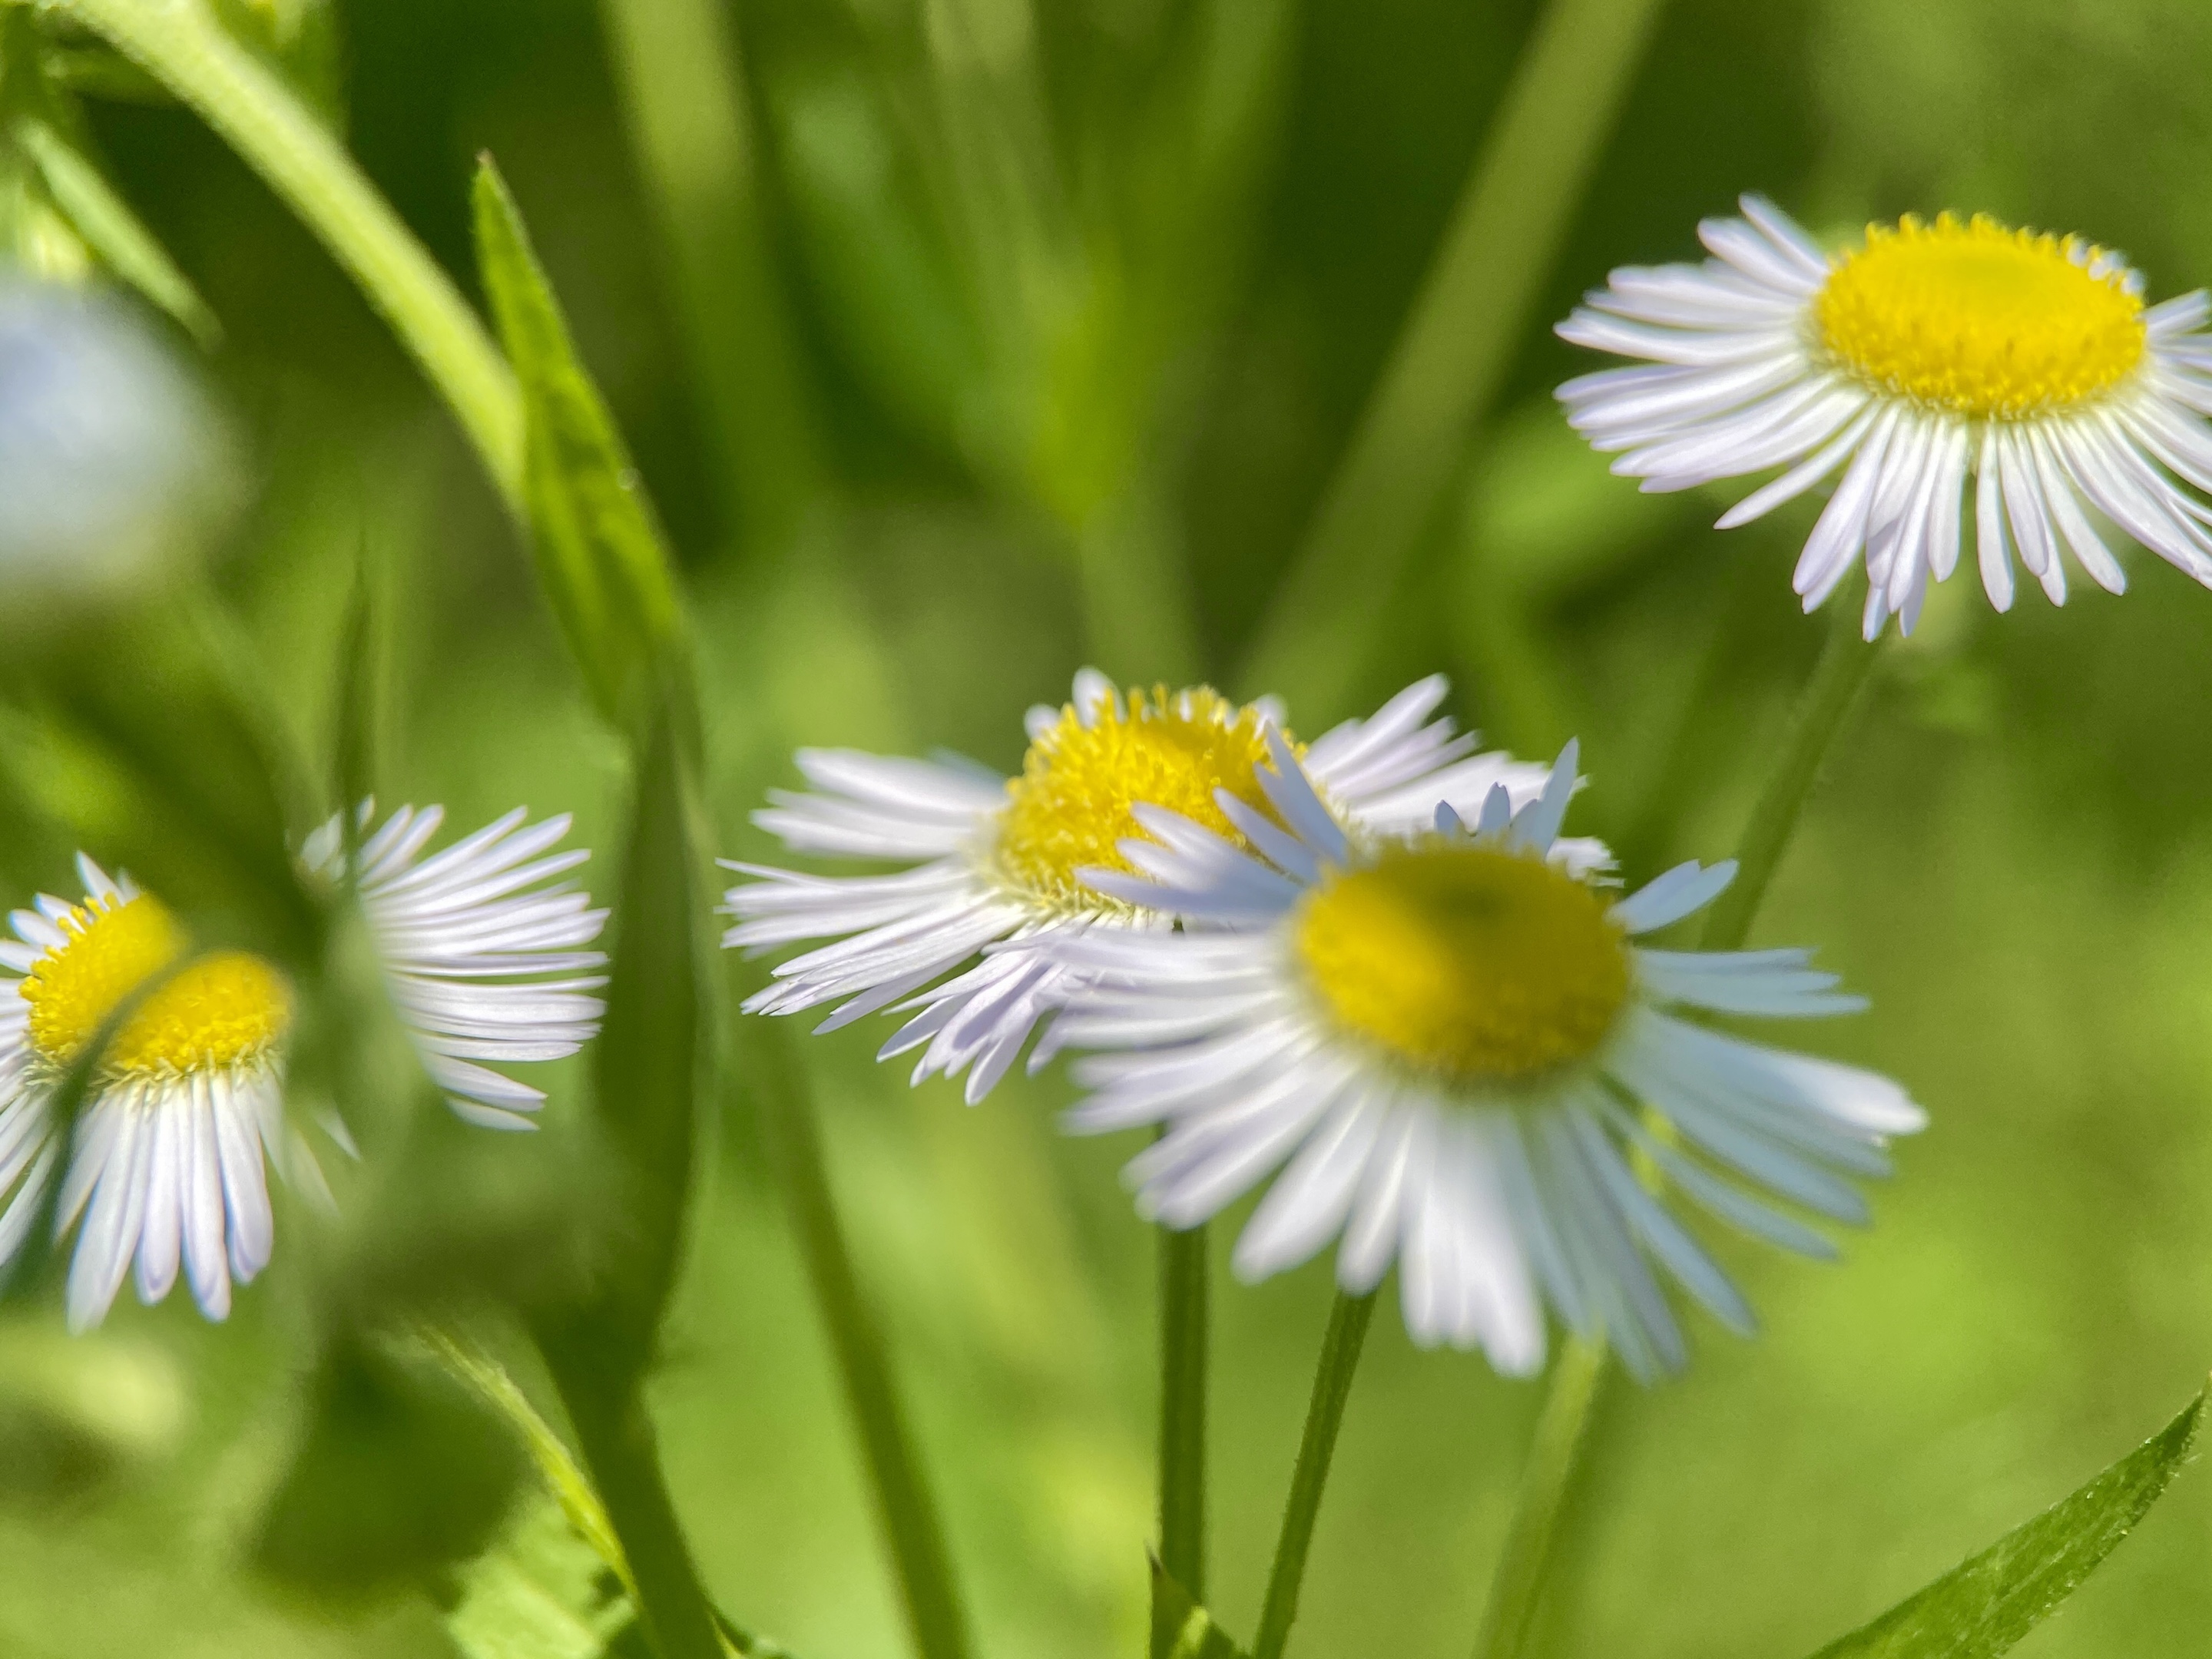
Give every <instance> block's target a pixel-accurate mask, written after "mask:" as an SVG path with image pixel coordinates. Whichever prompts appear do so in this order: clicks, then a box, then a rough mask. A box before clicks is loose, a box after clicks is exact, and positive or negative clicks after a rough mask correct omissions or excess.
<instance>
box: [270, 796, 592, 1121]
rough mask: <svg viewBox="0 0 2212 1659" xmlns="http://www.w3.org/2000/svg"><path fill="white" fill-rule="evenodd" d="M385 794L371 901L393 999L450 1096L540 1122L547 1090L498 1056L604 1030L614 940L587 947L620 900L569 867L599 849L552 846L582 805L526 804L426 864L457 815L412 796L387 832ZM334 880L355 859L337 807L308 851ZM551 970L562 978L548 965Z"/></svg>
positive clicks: (371, 861) (483, 1116) (518, 1060)
mask: <svg viewBox="0 0 2212 1659" xmlns="http://www.w3.org/2000/svg"><path fill="white" fill-rule="evenodd" d="M375 810H376V809H375V803H374V802H373V801H363V802H362V804H361V808H360V815H359V817H358V819H357V822H358V823H359V825H360V827H361V829H362V831H363V833H364V837H365V838H364V840H363V841H362V847H361V881H360V885H359V892H360V896H361V907H362V912H363V914H364V915H366V916H367V918H368V928H369V933H370V935H371V936H372V937H373V938H374V940H375V942H376V949H377V954H378V956H379V957H380V959H381V960H382V963H383V965H384V971H385V975H386V979H387V980H388V981H389V982H390V985H391V987H392V1000H393V1001H394V1002H395V1003H397V1004H398V1009H399V1014H400V1018H402V1019H403V1020H404V1022H405V1024H406V1025H407V1027H408V1029H409V1030H410V1031H411V1032H412V1033H413V1034H414V1036H415V1042H416V1047H417V1048H419V1049H420V1050H421V1051H422V1060H423V1064H424V1065H425V1066H427V1067H428V1070H429V1073H430V1075H431V1077H432V1078H433V1079H435V1080H436V1082H437V1084H438V1086H439V1087H440V1088H441V1089H443V1090H444V1091H446V1098H447V1104H448V1105H450V1106H451V1107H452V1108H453V1110H454V1111H455V1112H456V1113H458V1114H459V1115H460V1116H461V1117H463V1118H465V1119H466V1120H467V1121H469V1122H471V1123H475V1124H480V1125H482V1126H483V1127H486V1128H491V1129H528V1128H533V1127H536V1126H535V1125H534V1124H533V1123H532V1121H531V1120H530V1119H529V1118H528V1117H526V1116H524V1115H522V1114H525V1113H529V1112H534V1111H536V1110H537V1109H538V1107H540V1106H541V1105H543V1104H544V1101H545V1094H544V1091H543V1090H541V1089H536V1088H532V1086H531V1085H528V1084H526V1083H520V1082H517V1081H516V1080H515V1079H513V1078H511V1077H509V1076H507V1074H506V1073H504V1072H501V1071H495V1070H494V1069H493V1067H495V1066H506V1065H514V1064H523V1063H528V1062H531V1061H534V1060H563V1059H566V1058H567V1057H568V1055H570V1054H574V1053H575V1052H576V1051H577V1050H578V1049H579V1048H582V1047H583V1046H584V1044H585V1043H586V1042H590V1041H591V1040H592V1037H593V1036H595V1035H596V1034H597V1033H598V1031H599V1016H600V1015H601V1014H602V1013H603V1012H605V1005H604V1004H602V1003H601V1002H600V1000H599V998H598V997H596V996H593V995H592V992H593V991H595V990H596V989H598V988H599V987H600V986H602V985H604V984H605V983H606V979H605V975H602V974H600V973H599V969H601V968H603V967H605V965H606V960H607V959H606V957H605V953H603V952H601V951H594V950H589V949H586V948H585V947H586V946H588V945H590V944H591V943H592V940H593V939H597V938H598V937H599V933H600V930H601V929H602V928H604V927H605V926H606V921H607V913H606V912H605V910H600V909H594V908H592V896H591V895H590V894H589V893H586V892H584V891H582V890H580V889H579V888H578V887H577V886H576V885H575V884H574V883H573V882H566V881H561V880H559V879H557V878H559V877H560V876H561V875H562V874H563V873H565V872H568V871H570V870H573V869H574V868H575V867H576V866H578V865H580V864H582V863H583V862H584V861H585V860H586V859H588V858H590V857H591V854H590V852H589V851H588V850H587V849H586V848H570V849H569V850H568V851H567V852H564V853H556V852H553V851H552V850H551V849H552V848H554V847H555V846H556V845H558V844H559V842H561V841H562V838H563V837H564V836H567V835H568V823H569V820H568V814H566V813H565V812H564V813H562V815H561V816H559V817H551V818H547V819H545V820H544V822H543V823H530V822H529V814H528V813H527V812H526V811H523V810H522V809H521V808H520V807H518V808H517V809H516V810H515V811H512V812H509V813H508V814H507V816H506V817H503V818H501V819H500V820H498V821H497V822H496V823H491V824H489V825H487V826H486V827H484V828H483V829H479V830H477V832H476V834H474V835H472V836H468V837H466V838H465V840H461V841H458V842H454V843H453V845H452V846H451V847H448V848H446V849H445V850H444V851H442V852H441V853H437V854H433V855H432V856H430V857H429V858H427V859H423V860H422V862H421V863H419V864H418V863H416V858H417V857H418V856H419V855H420V854H421V853H422V849H423V848H424V847H426V846H428V844H429V841H430V838H431V837H432V836H435V835H436V834H437V833H438V826H439V825H440V824H441V823H443V822H444V821H445V816H446V811H445V808H443V807H442V806H429V807H425V808H423V809H422V810H421V811H416V809H415V808H414V807H411V806H403V807H401V808H400V809H399V810H398V811H396V812H394V813H393V814H392V816H391V817H388V818H386V820H385V821H384V823H383V826H382V827H381V828H380V829H377V830H376V832H375V833H374V834H373V835H370V834H368V833H367V832H368V825H369V823H370V821H371V819H372V818H374V816H375ZM301 856H302V858H303V860H305V862H306V863H307V867H308V868H309V869H310V870H312V871H313V872H315V873H316V874H318V875H319V876H322V877H324V878H327V879H330V880H333V881H335V880H337V879H340V878H343V875H344V872H345V863H346V854H345V840H344V835H343V825H342V824H341V823H339V822H338V820H337V819H336V818H333V819H331V821H330V822H329V823H326V824H325V825H324V826H323V827H322V828H321V829H318V830H317V831H316V832H315V833H314V835H313V836H310V837H309V838H308V842H307V847H306V848H305V849H304V851H303V852H302V854H301ZM548 975H550V976H551V977H548Z"/></svg>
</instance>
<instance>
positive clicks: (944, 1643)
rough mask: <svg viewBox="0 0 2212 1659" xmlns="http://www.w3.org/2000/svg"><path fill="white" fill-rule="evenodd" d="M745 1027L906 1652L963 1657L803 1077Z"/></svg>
mask: <svg viewBox="0 0 2212 1659" xmlns="http://www.w3.org/2000/svg"><path fill="white" fill-rule="evenodd" d="M745 1027H746V1031H747V1035H748V1036H750V1038H751V1042H750V1044H749V1045H748V1046H749V1048H750V1049H751V1051H752V1052H751V1054H750V1060H751V1061H752V1064H751V1066H750V1068H749V1076H750V1081H751V1083H752V1086H753V1089H754V1092H755V1100H756V1102H757V1107H758V1109H759V1112H760V1120H761V1133H762V1139H763V1141H764V1142H765V1143H766V1145H767V1147H768V1151H769V1157H770V1158H773V1159H774V1160H775V1164H776V1167H777V1174H778V1175H779V1176H780V1177H781V1184H782V1188H783V1194H784V1201H785V1202H786V1203H787V1204H788V1205H789V1206H790V1207H791V1220H792V1228H793V1232H794V1233H796V1234H797V1236H798V1243H799V1253H800V1255H802V1256H804V1257H805V1262H806V1273H807V1277H808V1279H810V1280H811V1283H812V1285H813V1289H814V1299H815V1302H816V1304H817V1306H818V1307H819V1308H820V1310H821V1314H822V1322H823V1325H824V1326H826V1327H827V1328H828V1330H829V1345H830V1347H831V1349H832V1350H833V1351H834V1352H835V1353H836V1360H837V1368H838V1370H839V1371H840V1372H841V1373H842V1376H843V1379H844V1383H845V1399H846V1403H847V1405H848V1406H849V1407H851V1409H852V1413H853V1421H854V1428H855V1429H856V1430H857V1431H858V1432H859V1436H860V1451H861V1455H862V1457H863V1458H864V1459H865V1461H866V1464H867V1470H868V1477H869V1480H870V1483H871V1484H872V1486H873V1487H874V1489H875V1498H876V1512H877V1518H878V1521H879V1522H881V1524H882V1526H883V1528H884V1540H885V1542H886V1543H887V1544H888V1546H889V1547H890V1555H891V1560H892V1563H893V1565H894V1566H895V1568H896V1571H897V1573H898V1578H899V1589H900V1592H901V1595H902V1597H903V1599H904V1601H905V1603H906V1616H907V1625H908V1629H909V1631H910V1632H912V1634H913V1637H914V1644H915V1650H916V1651H917V1652H919V1653H920V1654H921V1656H922V1659H966V1656H967V1654H968V1651H969V1642H968V1628H967V1620H966V1617H965V1615H964V1614H963V1612H962V1611H961V1601H960V1596H959V1593H958V1591H957V1589H956V1588H955V1586H954V1583H953V1579H952V1564H951V1559H950V1557H949V1555H948V1554H947V1553H946V1550H945V1531H944V1528H943V1526H942V1524H941V1523H940V1522H939V1519H938V1514H937V1504H936V1499H935V1498H934V1497H933V1494H932V1492H931V1491H930V1488H929V1485H928V1482H927V1479H926V1478H925V1477H924V1475H923V1474H922V1469H921V1460H920V1458H919V1457H918V1456H917V1455H916V1454H915V1446H914V1438H913V1435H912V1433H911V1431H909V1430H908V1427H907V1422H906V1411H905V1408H904V1407H903V1406H902V1404H901V1402H900V1400H899V1396H898V1391H897V1389H896V1386H895V1385H894V1383H893V1382H892V1379H891V1369H890V1356H889V1354H888V1353H887V1352H886V1351H885V1348H884V1335H883V1331H882V1328H880V1327H879V1326H878V1323H877V1322H876V1316H875V1313H874V1310H872V1308H871V1307H870V1306H869V1305H868V1303H867V1300H866V1297H864V1296H863V1295H862V1293H861V1290H860V1281H859V1279H858V1278H857V1277H856V1276H855V1274H854V1271H853V1255H852V1251H851V1249H850V1248H849V1246H848V1244H847V1243H846V1239H845V1230H844V1224H843V1222H842V1220H841V1219H840V1218H839V1217H838V1214H837V1206H836V1196H835V1194H832V1193H831V1191H830V1189H829V1170H828V1168H827V1166H826V1164H824V1162H823V1153H822V1136H821V1129H820V1126H819V1125H818V1123H817V1121H816V1117H815V1111H814V1097H813V1092H812V1091H811V1088H810V1087H809V1086H808V1084H807V1079H806V1073H805V1068H804V1066H802V1065H801V1063H800V1061H799V1058H798V1056H797V1055H795V1054H793V1053H792V1052H791V1039H790V1038H789V1036H787V1035H786V1034H785V1031H784V1030H783V1028H782V1027H781V1024H778V1023H777V1022H776V1021H775V1020H772V1019H764V1018H761V1019H750V1020H747V1021H746V1022H745Z"/></svg>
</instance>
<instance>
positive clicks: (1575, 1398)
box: [1474, 580, 1880, 1659]
mask: <svg viewBox="0 0 2212 1659" xmlns="http://www.w3.org/2000/svg"><path fill="white" fill-rule="evenodd" d="M1860 592H1863V585H1862V583H1860V582H1858V581H1856V580H1854V581H1851V582H1849V583H1846V584H1845V585H1844V588H1843V589H1842V590H1841V591H1840V592H1838V593H1837V594H1836V595H1835V596H1834V597H1833V598H1832V599H1830V600H1829V601H1828V603H1829V604H1830V605H1832V607H1833V609H1832V611H1831V613H1830V616H1829V620H1828V634H1827V639H1826V643H1825V644H1823V646H1822V647H1821V649H1820V661H1819V662H1818V663H1817V664H1815V665H1814V669H1813V675H1812V678H1810V679H1809V680H1808V681H1807V682H1806V684H1805V690H1804V691H1803V692H1802V694H1800V696H1799V697H1798V702H1797V709H1796V714H1795V715H1794V716H1793V717H1792V719H1791V722H1790V736H1789V738H1788V739H1787V740H1786V741H1785V742H1784V744H1783V748H1782V754H1781V757H1780V758H1779V759H1778V761H1777V762H1776V763H1775V767H1774V770H1773V771H1772V772H1771V774H1770V775H1768V778H1767V781H1766V787H1765V789H1763V790H1762V791H1761V792H1760V793H1759V800H1758V803H1757V805H1754V806H1753V808H1752V813H1751V818H1750V821H1749V822H1748V823H1747V824H1746V825H1745V826H1744V832H1743V838H1742V840H1741V842H1739V843H1738V845H1737V850H1736V863H1737V872H1736V878H1735V881H1734V882H1733V883H1732V884H1730V885H1729V890H1728V891H1727V892H1726V893H1725V894H1723V896H1722V897H1721V900H1720V902H1718V903H1717V904H1716V905H1715V906H1714V907H1713V908H1712V909H1711V911H1710V912H1709V913H1708V914H1707V919H1706V922H1705V937H1704V939H1703V940H1702V941H1701V943H1702V945H1703V948H1704V949H1705V950H1708V951H1733V950H1735V949H1737V948H1738V947H1740V946H1741V945H1742V943H1743V941H1744V939H1745V937H1746V936H1747V934H1748V933H1750V932H1751V924H1752V921H1753V918H1754V917H1755V916H1756V915H1758V912H1759V902H1760V901H1761V900H1763V899H1764V898H1765V896H1766V890H1767V887H1768V885H1769V884H1770V883H1771V881H1772V880H1773V878H1774V872H1775V870H1776V868H1777V867H1778V866H1779V865H1780V864H1781V862H1782V855H1783V854H1784V852H1785V851H1787V850H1788V848H1789V846H1790V837H1791V836H1793V835H1794V834H1795V833H1796V829H1797V825H1798V823H1799V821H1800V819H1801V818H1802V817H1803V816H1804V811H1805V804H1806V802H1807V801H1808V800H1809V799H1811V798H1812V794H1813V787H1814V784H1815V783H1817V782H1818V781H1820V765H1821V763H1822V762H1823V761H1824V760H1826V757H1827V756H1828V753H1829V751H1830V750H1831V749H1832V747H1833V746H1834V744H1835V740H1836V738H1837V736H1838V733H1839V732H1841V731H1842V730H1843V728H1844V724H1845V723H1846V721H1847V720H1848V719H1849V718H1850V714H1851V711H1852V710H1853V709H1854V708H1856V707H1857V704H1858V700H1859V694H1860V693H1861V692H1863V690H1865V689H1866V686H1867V683H1868V680H1869V678H1870V677H1871V675H1872V673H1873V671H1874V665H1875V659H1876V657H1877V656H1878V655H1879V653H1880V645H1879V642H1876V643H1875V644H1868V643H1866V642H1865V641H1863V640H1861V639H1860V637H1859V606H1858V603H1857V600H1858V596H1859V594H1860ZM1606 1359H1607V1349H1606V1346H1605V1345H1604V1343H1602V1342H1592V1341H1585V1340H1581V1339H1577V1340H1574V1341H1572V1342H1571V1343H1570V1344H1569V1345H1568V1346H1567V1348H1566V1350H1565V1352H1563V1353H1562V1354H1561V1355H1560V1357H1559V1363H1558V1364H1556V1365H1554V1366H1553V1369H1552V1381H1551V1386H1550V1389H1549V1391H1548V1392H1547V1395H1545V1400H1544V1412H1543V1415H1542V1417H1541V1419H1538V1424H1537V1430H1536V1440H1535V1443H1534V1446H1533V1447H1531V1449H1530V1451H1529V1458H1528V1468H1527V1470H1526V1471H1525V1472H1524V1474H1523V1475H1522V1483H1521V1491H1520V1493H1519V1495H1518V1497H1516V1499H1515V1500H1514V1507H1513V1516H1512V1519H1511V1520H1510V1522H1507V1525H1506V1530H1505V1544H1504V1548H1503V1550H1502V1551H1501V1552H1500V1553H1499V1556H1498V1566H1497V1568H1496V1570H1495V1571H1494V1573H1493V1574H1492V1579H1491V1587H1490V1600H1489V1602H1488V1604H1487V1605H1486V1607H1485V1608H1484V1612H1483V1621H1482V1630H1481V1633H1480V1636H1479V1637H1478V1638H1477V1639H1476V1644H1475V1650H1474V1651H1475V1659H1517V1656H1518V1655H1519V1654H1520V1653H1521V1651H1522V1644H1523V1643H1524V1641H1525V1640H1526V1638H1527V1636H1528V1625H1529V1621H1530V1620H1531V1618H1532V1617H1533V1616H1534V1613H1535V1610H1536V1605H1537V1602H1538V1600H1539V1598H1540V1597H1541V1595H1542V1594H1543V1589H1544V1583H1545V1580H1546V1578H1547V1577H1548V1575H1549V1573H1550V1571H1551V1568H1552V1565H1553V1561H1552V1550H1553V1544H1554V1542H1555V1541H1556V1538H1557V1534H1558V1530H1559V1516H1560V1515H1561V1513H1562V1511H1563V1510H1565V1504H1566V1499H1567V1495H1568V1492H1569V1491H1570V1489H1571V1483H1572V1481H1573V1479H1574V1476H1575V1474H1576V1471H1577V1468H1578V1460H1577V1455H1576V1454H1577V1449H1578V1448H1579V1446H1580V1445H1581V1443H1582V1440H1583V1432H1584V1430H1585V1429H1586V1428H1587V1426H1588V1424H1589V1414H1590V1412H1591V1409H1592V1408H1593V1407H1595V1404H1596V1403H1597V1398H1598V1394H1599V1384H1600V1383H1601V1380H1602V1376H1603V1373H1604V1370H1605V1364H1606Z"/></svg>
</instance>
